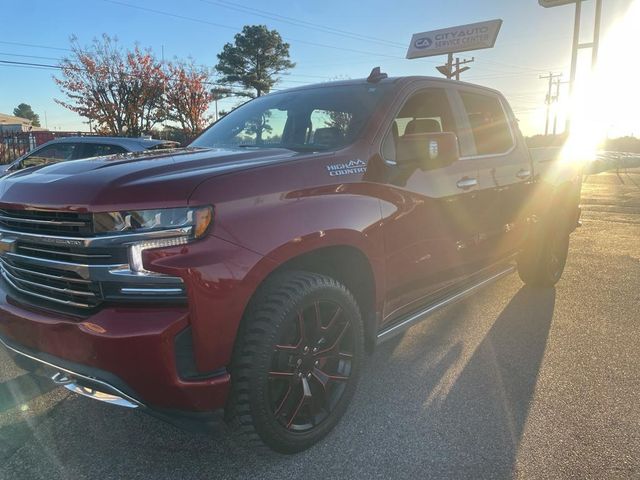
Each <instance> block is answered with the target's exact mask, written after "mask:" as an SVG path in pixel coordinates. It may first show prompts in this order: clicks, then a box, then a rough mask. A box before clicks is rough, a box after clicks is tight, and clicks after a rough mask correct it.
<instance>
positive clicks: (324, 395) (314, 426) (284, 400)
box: [226, 272, 364, 453]
mask: <svg viewBox="0 0 640 480" xmlns="http://www.w3.org/2000/svg"><path fill="white" fill-rule="evenodd" d="M363 354H364V334H363V325H362V319H361V316H360V311H359V308H358V305H357V303H356V301H355V299H354V298H353V296H352V295H351V293H350V292H349V291H348V290H347V289H346V287H344V286H343V285H342V284H340V283H339V282H337V281H336V280H334V279H332V278H330V277H327V276H324V275H319V274H314V273H307V272H289V273H286V274H283V275H277V276H275V277H274V278H272V279H270V280H268V281H267V282H266V284H265V285H264V286H263V287H262V288H261V290H260V292H259V293H258V294H257V298H256V300H255V301H254V302H252V306H250V307H249V310H248V313H247V315H246V317H245V319H244V320H243V325H242V327H241V330H240V332H239V337H238V340H237V345H236V349H235V352H234V359H233V362H232V367H231V379H232V380H231V382H232V391H231V395H230V400H229V404H228V406H227V412H226V416H227V420H228V421H229V422H230V424H231V426H232V427H234V429H235V430H236V432H237V433H238V434H239V435H240V437H241V439H242V440H243V443H248V444H249V445H251V446H255V447H258V448H260V447H261V446H266V447H269V448H271V449H273V450H275V451H277V452H280V453H295V452H299V451H301V450H304V449H306V448H309V447H310V446H311V445H313V444H314V443H316V442H318V441H319V440H320V439H321V438H323V437H324V436H325V435H326V434H327V433H329V431H330V430H331V429H332V428H333V427H334V426H335V425H336V423H337V422H338V420H339V419H340V417H341V416H342V415H343V414H344V412H345V410H346V408H347V406H348V404H349V402H350V400H351V398H352V396H353V394H354V392H355V387H356V382H357V378H358V374H359V370H360V365H361V363H362V358H363Z"/></svg>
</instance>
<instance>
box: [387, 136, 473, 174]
mask: <svg viewBox="0 0 640 480" xmlns="http://www.w3.org/2000/svg"><path fill="white" fill-rule="evenodd" d="M459 158H460V151H459V149H458V137H457V136H456V134H455V133H453V132H441V133H411V134H407V135H403V136H402V137H400V138H399V139H398V142H397V146H396V161H397V163H398V165H410V164H413V165H416V164H417V165H419V166H420V168H421V169H422V170H432V169H434V168H442V167H446V166H448V165H451V164H452V163H454V162H455V161H457V160H458V159H459Z"/></svg>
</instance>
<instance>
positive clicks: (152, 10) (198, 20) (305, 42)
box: [101, 0, 399, 58]
mask: <svg viewBox="0 0 640 480" xmlns="http://www.w3.org/2000/svg"><path fill="white" fill-rule="evenodd" d="M101 1H102V2H106V3H111V4H114V5H120V6H123V7H127V8H133V9H135V10H141V11H145V12H150V13H155V14H157V15H164V16H166V17H172V18H178V19H180V20H186V21H190V22H196V23H200V24H204V25H210V26H213V27H218V28H224V29H227V30H233V31H235V32H239V31H241V28H238V27H232V26H230V25H223V24H221V23H216V22H211V21H209V20H204V19H202V18H194V17H188V16H186V15H179V14H176V13H171V12H166V11H164V10H157V9H155V8H149V7H141V6H139V5H132V4H130V3H125V2H120V1H118V0H101ZM282 38H283V39H284V40H286V41H288V42H295V43H299V44H303V45H310V46H314V47H321V48H330V49H334V50H340V51H343V52H353V53H361V54H364V55H371V56H372V57H384V58H399V57H398V56H397V55H388V54H383V53H372V52H367V51H364V50H357V49H353V48H346V47H339V46H336V45H327V44H324V43H317V42H310V41H308V40H300V39H295V38H291V37H282Z"/></svg>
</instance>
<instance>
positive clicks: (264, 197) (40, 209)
mask: <svg viewBox="0 0 640 480" xmlns="http://www.w3.org/2000/svg"><path fill="white" fill-rule="evenodd" d="M580 189H581V174H580V172H579V171H577V169H576V168H574V167H573V166H571V165H570V164H568V163H566V164H565V163H563V162H561V161H553V162H549V163H544V161H540V162H538V161H534V160H532V158H531V156H530V153H529V150H528V149H527V147H526V145H525V143H524V140H523V137H522V135H521V133H520V131H519V129H518V124H517V120H516V119H515V117H514V115H513V113H512V111H511V109H510V108H509V105H508V103H507V102H506V101H505V99H504V97H503V96H502V95H501V94H500V93H498V92H496V91H494V90H490V89H487V88H484V87H479V86H474V85H470V84H466V83H462V82H456V81H447V80H442V79H435V78H428V77H403V78H387V76H386V75H385V74H382V73H379V71H378V70H375V69H374V71H373V72H372V74H371V75H370V76H369V78H367V79H362V80H349V81H343V82H334V83H327V84H322V85H311V86H305V87H301V88H296V89H291V90H286V91H282V92H277V93H273V94H269V95H266V96H263V97H260V98H257V99H255V100H252V101H250V102H248V103H246V104H245V105H244V106H242V107H240V108H238V109H237V110H235V111H233V112H232V113H230V114H228V115H227V116H225V117H224V118H222V119H221V120H220V121H218V122H217V123H215V124H214V125H213V126H211V127H210V128H209V129H208V130H206V131H205V132H204V133H203V134H202V135H201V136H200V137H199V138H198V139H196V140H195V141H194V142H193V143H192V144H191V145H190V146H189V147H188V148H185V149H173V150H165V151H153V152H142V153H129V154H121V155H116V156H109V157H97V158H92V159H87V160H77V161H69V162H65V163H59V164H54V165H46V166H40V167H33V168H29V169H25V170H20V171H17V172H15V173H12V174H10V175H8V176H7V177H5V178H3V179H2V180H1V181H0V209H1V211H0V235H1V237H0V266H1V270H0V271H1V274H2V279H1V282H2V285H1V288H0V341H1V342H2V344H4V345H5V346H6V347H7V348H8V349H9V350H10V351H11V352H12V354H13V356H14V357H15V358H16V361H17V362H19V364H20V365H23V366H26V367H30V368H35V367H36V366H39V367H44V368H45V369H50V370H52V371H53V373H55V375H54V376H53V380H54V381H56V382H57V383H59V384H64V385H65V386H66V387H67V388H68V389H70V390H72V391H74V392H77V393H80V394H82V395H85V396H88V397H93V398H95V399H98V400H103V401H107V402H110V403H114V404H118V405H122V406H126V407H138V408H141V409H144V410H146V411H149V412H151V413H154V414H156V415H161V416H163V417H166V418H171V417H172V416H174V415H180V414H184V413H185V412H186V413H190V414H192V415H194V416H196V418H197V415H198V414H203V415H204V414H207V413H208V412H222V411H223V412H224V416H225V419H226V420H227V422H228V423H229V424H230V425H231V427H232V429H233V430H234V431H236V432H237V433H238V435H239V437H240V438H242V439H244V440H245V441H246V442H247V443H248V444H252V445H256V446H258V447H264V446H267V447H269V448H271V449H273V450H276V451H278V452H285V453H292V452H297V451H300V450H303V449H305V448H308V447H309V446H311V445H312V444H314V443H315V442H317V441H318V440H319V439H321V438H322V437H323V436H324V435H326V434H327V433H328V432H329V431H330V430H331V429H332V428H333V427H334V426H335V424H336V423H337V422H338V420H339V419H340V417H341V416H342V414H343V413H344V412H345V410H346V409H347V405H348V404H349V401H350V400H351V398H352V396H353V394H354V390H355V387H356V383H357V380H358V376H359V374H360V373H361V371H362V366H363V362H364V360H365V355H366V352H368V351H371V350H372V349H373V348H374V347H375V345H376V344H378V343H380V342H382V341H384V340H385V339H387V338H390V337H392V336H394V335H396V334H398V333H400V332H402V331H403V330H405V329H406V328H408V327H409V326H411V325H413V324H414V323H415V322H417V321H419V320H421V319H423V318H425V317H426V316H428V315H429V314H430V313H432V312H434V311H436V310H437V309H439V308H441V307H444V306H446V305H449V304H451V303H453V302H455V301H457V300H459V299H461V298H463V297H465V296H467V295H469V294H471V293H473V292H475V291H476V290H478V289H479V288H481V287H482V286H485V285H488V284H490V283H491V282H493V281H495V280H497V279H499V278H501V277H502V276H504V275H506V274H508V273H511V272H512V271H514V270H515V269H516V268H517V270H518V272H519V274H520V277H521V278H522V280H523V281H524V282H525V283H526V284H530V285H534V286H537V287H549V286H552V285H554V284H555V283H556V282H557V281H558V280H559V278H560V276H561V274H562V271H563V268H564V263H565V260H566V257H567V250H568V241H569V234H570V232H572V231H573V230H574V228H575V227H576V225H577V224H578V221H579V216H580V209H579V206H578V202H579V196H580ZM372 401H375V399H372Z"/></svg>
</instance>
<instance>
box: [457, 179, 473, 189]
mask: <svg viewBox="0 0 640 480" xmlns="http://www.w3.org/2000/svg"><path fill="white" fill-rule="evenodd" d="M456 185H457V187H458V188H461V189H462V190H468V189H470V188H471V187H475V186H476V185H478V179H477V178H469V177H462V178H461V179H460V180H458V183H456Z"/></svg>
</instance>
